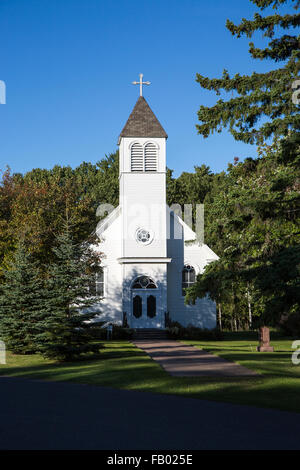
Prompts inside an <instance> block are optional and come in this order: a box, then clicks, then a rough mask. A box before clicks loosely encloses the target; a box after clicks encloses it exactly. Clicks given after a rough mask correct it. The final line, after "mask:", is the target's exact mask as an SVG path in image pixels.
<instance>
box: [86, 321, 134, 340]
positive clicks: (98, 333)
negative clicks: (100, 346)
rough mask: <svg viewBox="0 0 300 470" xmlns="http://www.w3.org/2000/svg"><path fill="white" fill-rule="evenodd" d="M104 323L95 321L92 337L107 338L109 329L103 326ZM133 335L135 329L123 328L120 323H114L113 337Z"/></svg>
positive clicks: (91, 331)
mask: <svg viewBox="0 0 300 470" xmlns="http://www.w3.org/2000/svg"><path fill="white" fill-rule="evenodd" d="M102 324H103V323H100V324H99V323H94V325H93V326H91V328H90V330H89V333H90V335H91V337H92V338H94V339H100V340H106V339H107V330H106V328H101V326H102ZM132 336H133V330H132V329H131V328H123V327H122V326H119V325H113V331H112V339H113V340H117V339H127V340H128V339H130V338H132Z"/></svg>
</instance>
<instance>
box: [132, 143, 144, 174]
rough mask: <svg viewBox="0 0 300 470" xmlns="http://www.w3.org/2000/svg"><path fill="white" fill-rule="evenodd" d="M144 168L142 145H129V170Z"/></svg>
mask: <svg viewBox="0 0 300 470" xmlns="http://www.w3.org/2000/svg"><path fill="white" fill-rule="evenodd" d="M143 170H144V156H143V147H142V145H141V144H138V143H135V144H133V145H132V147H131V171H143Z"/></svg>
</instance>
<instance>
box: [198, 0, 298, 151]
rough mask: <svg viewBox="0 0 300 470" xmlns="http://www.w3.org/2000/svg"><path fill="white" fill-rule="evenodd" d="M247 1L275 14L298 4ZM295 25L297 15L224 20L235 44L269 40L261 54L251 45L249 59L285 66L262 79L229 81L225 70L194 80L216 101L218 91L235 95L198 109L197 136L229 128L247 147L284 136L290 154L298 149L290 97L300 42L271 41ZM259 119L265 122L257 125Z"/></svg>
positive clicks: (288, 37)
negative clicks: (244, 39)
mask: <svg viewBox="0 0 300 470" xmlns="http://www.w3.org/2000/svg"><path fill="white" fill-rule="evenodd" d="M251 1H252V2H253V3H254V4H256V5H257V6H258V7H259V8H260V9H261V10H264V9H265V8H267V7H271V6H272V7H273V9H277V8H279V7H280V5H281V4H285V3H288V4H289V5H290V6H294V8H295V9H297V8H298V6H299V0H251ZM291 12H292V10H291ZM299 25H300V14H295V13H294V14H286V15H280V14H278V13H276V14H273V15H269V16H264V17H263V16H261V15H260V14H259V13H255V15H254V18H253V20H247V19H245V18H243V19H242V22H241V23H240V24H239V25H235V24H233V23H232V22H231V21H230V20H227V23H226V27H227V29H228V30H229V31H230V32H231V33H232V35H233V36H236V37H237V38H239V37H240V36H242V35H246V36H247V37H250V38H251V37H252V36H253V34H254V33H256V32H259V31H262V32H263V36H264V37H266V38H269V39H270V41H269V44H268V47H265V48H264V49H260V48H257V47H255V45H254V43H253V42H250V44H249V53H250V55H251V56H252V58H253V59H260V60H264V59H270V60H273V61H275V62H276V63H278V62H283V65H282V66H281V67H278V68H275V69H273V70H270V71H269V72H266V73H256V72H254V73H253V74H252V75H251V76H248V75H240V74H236V75H235V76H234V77H230V75H229V73H228V71H227V70H224V71H223V76H222V77H221V78H213V79H211V78H208V77H204V76H202V75H200V74H197V77H196V81H197V82H198V83H200V85H201V87H202V88H205V89H207V90H214V91H215V92H216V93H217V95H220V92H221V90H224V91H225V92H232V93H236V96H233V97H232V98H231V99H229V100H227V101H226V100H223V99H220V100H219V101H218V102H217V103H216V104H215V105H214V106H212V107H206V106H201V107H200V110H199V112H198V117H199V120H200V121H201V124H200V125H198V126H197V128H198V132H199V134H202V135H203V136H204V137H208V136H209V135H210V134H212V133H213V132H215V131H216V132H221V131H222V129H223V128H224V127H228V128H229V131H230V132H231V134H232V135H233V137H234V138H235V139H236V140H240V141H243V142H246V143H250V144H254V143H256V144H262V143H263V142H264V141H265V140H266V139H267V138H272V137H284V136H285V137H288V141H290V145H292V147H293V148H297V147H299V133H298V131H299V128H300V116H299V104H297V102H295V101H297V100H294V99H293V94H294V93H295V88H294V86H295V81H296V79H297V78H299V77H298V74H299V69H300V61H299V58H300V47H299V46H300V36H296V35H293V34H281V35H280V34H279V35H278V37H275V35H276V32H275V30H276V28H281V29H283V30H292V31H293V30H294V28H296V27H297V26H299ZM297 93H298V92H297ZM261 118H264V119H263V120H262V121H260V119H261ZM290 139H291V140H290ZM291 156H292V155H291Z"/></svg>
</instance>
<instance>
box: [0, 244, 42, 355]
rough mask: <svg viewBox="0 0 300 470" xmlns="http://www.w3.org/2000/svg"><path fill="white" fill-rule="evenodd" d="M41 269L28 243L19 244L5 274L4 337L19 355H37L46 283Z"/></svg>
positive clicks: (0, 306)
mask: <svg viewBox="0 0 300 470" xmlns="http://www.w3.org/2000/svg"><path fill="white" fill-rule="evenodd" d="M39 275H40V273H39V266H38V263H37V262H36V261H34V260H33V259H32V255H31V254H29V253H28V252H27V250H26V248H25V245H24V243H19V244H18V246H17V249H16V252H15V255H14V258H13V260H12V262H11V263H10V264H9V266H8V269H7V270H5V271H4V282H3V284H2V285H1V289H0V337H1V338H2V339H3V340H4V341H5V343H6V347H7V348H8V349H10V350H11V351H12V352H14V353H16V354H28V353H34V352H36V350H37V348H36V344H35V335H36V334H37V331H38V330H37V323H38V322H39V321H41V315H42V310H41V309H42V305H43V294H44V288H43V281H42V280H41V278H40V276H39Z"/></svg>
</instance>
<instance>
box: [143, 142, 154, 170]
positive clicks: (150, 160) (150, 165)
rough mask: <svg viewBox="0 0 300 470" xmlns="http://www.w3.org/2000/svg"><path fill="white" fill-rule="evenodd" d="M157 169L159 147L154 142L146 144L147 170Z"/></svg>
mask: <svg viewBox="0 0 300 470" xmlns="http://www.w3.org/2000/svg"><path fill="white" fill-rule="evenodd" d="M156 170H157V149H156V145H154V144H153V143H152V142H149V144H146V145H145V171H156Z"/></svg>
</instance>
